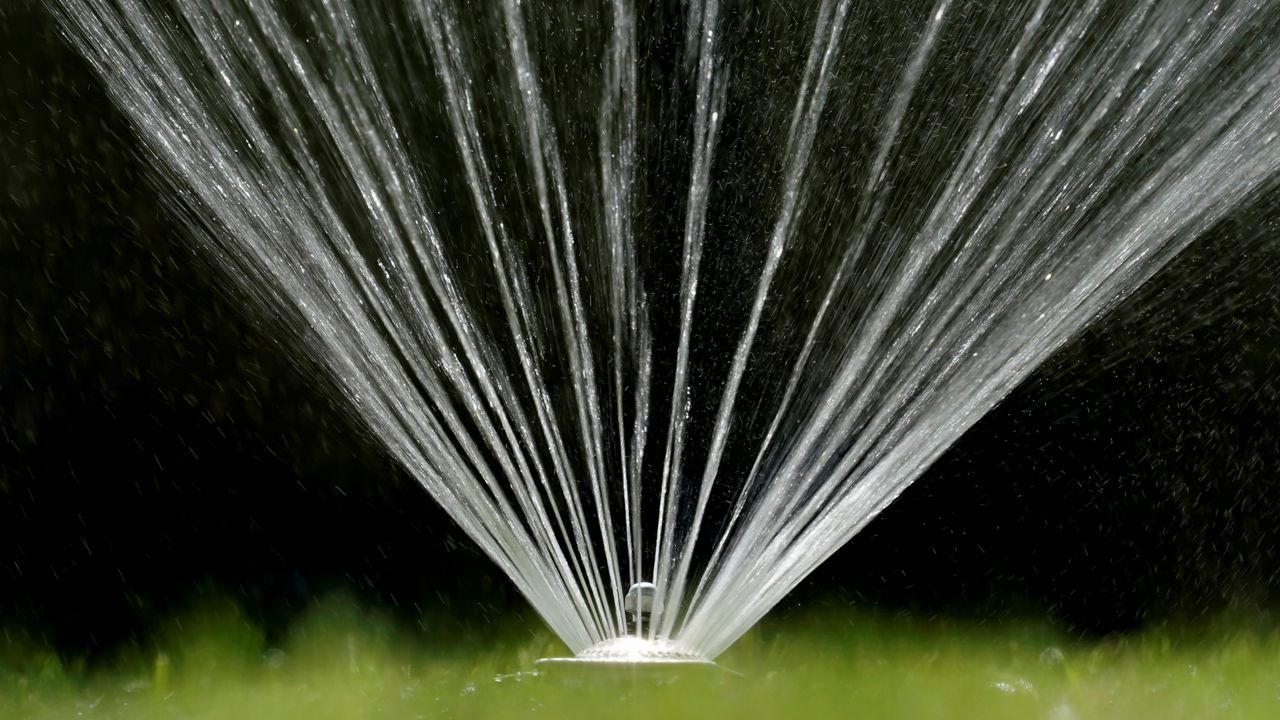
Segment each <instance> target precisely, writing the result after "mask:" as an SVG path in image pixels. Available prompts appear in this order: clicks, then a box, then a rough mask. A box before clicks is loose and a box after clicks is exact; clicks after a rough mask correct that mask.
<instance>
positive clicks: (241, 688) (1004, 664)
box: [0, 598, 1280, 720]
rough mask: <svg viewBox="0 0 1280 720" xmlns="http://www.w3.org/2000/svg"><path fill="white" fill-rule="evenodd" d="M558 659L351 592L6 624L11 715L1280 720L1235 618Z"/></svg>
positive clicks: (544, 648) (770, 636) (916, 630)
mask: <svg viewBox="0 0 1280 720" xmlns="http://www.w3.org/2000/svg"><path fill="white" fill-rule="evenodd" d="M564 653H565V650H564V648H563V647H562V646H560V645H559V644H558V643H557V642H556V641H555V639H554V638H553V637H552V636H551V635H550V634H549V633H548V632H547V631H545V630H544V629H542V628H541V627H540V626H539V625H538V623H537V622H536V621H535V620H533V619H532V618H527V617H525V618H521V617H514V618H508V619H505V620H503V621H502V622H501V625H500V626H498V627H491V628H487V629H485V630H484V631H483V632H480V633H469V632H460V631H459V630H458V629H457V625H456V624H454V623H451V622H450V620H449V619H448V618H441V617H437V618H424V619H423V621H422V622H421V623H420V624H419V625H418V626H409V627H405V626H404V625H403V621H396V620H392V619H390V618H388V617H385V616H383V615H380V614H378V613H376V612H369V611H366V610H363V609H361V608H360V607H359V606H358V605H357V604H356V603H354V602H351V601H349V600H345V599H342V598H329V599H326V600H323V601H321V602H318V603H317V604H316V606H315V607H313V608H312V609H311V611H310V612H309V613H307V614H306V615H305V616H304V617H303V618H301V619H300V620H299V621H298V622H296V623H295V624H294V625H293V626H292V627H291V629H290V630H289V632H288V633H287V636H285V637H282V638H279V639H278V642H273V643H267V642H266V641H265V640H264V635H263V634H262V632H261V631H260V630H258V629H257V628H256V627H255V625H254V624H253V623H251V622H249V621H248V620H246V619H245V617H244V616H243V615H242V614H241V613H240V612H239V611H238V609H237V608H236V607H235V606H234V605H233V604H231V603H227V602H215V603H210V604H208V605H206V606H205V607H202V608H201V609H196V610H192V611H190V612H187V613H184V614H182V615H180V616H177V617H173V618H171V619H169V620H168V621H166V622H164V623H163V624H161V625H160V626H159V627H157V628H156V630H155V631H154V632H153V633H151V634H149V635H148V637H147V638H146V639H145V640H140V641H139V642H137V643H133V644H129V645H126V646H125V647H123V648H120V649H119V650H118V651H117V652H115V653H114V655H113V656H111V657H110V658H107V659H97V660H95V661H94V662H93V663H91V664H88V663H86V662H84V661H83V660H77V659H75V658H65V657H61V658H60V657H59V656H57V655H56V654H54V653H52V652H51V651H49V650H48V649H47V648H46V647H45V646H44V645H42V643H40V642H39V641H37V640H35V639H32V638H31V637H30V636H29V633H27V632H26V631H24V630H23V629H21V628H16V627H9V628H8V629H6V630H4V631H3V634H2V635H0V718H4V719H5V720H8V719H9V718H15V719H16V718H23V719H26V718H49V719H55V718H56V719H58V720H62V719H64V718H73V717H83V718H91V719H92V718H102V719H106V718H166V719H169V718H174V719H177V718H190V719H192V720H206V719H207V720H214V719H226V720H232V719H237V720H238V719H241V718H245V719H252V718H270V719H272V720H289V719H290V718H306V719H308V720H312V719H315V720H322V719H325V718H335V719H336V718H343V719H346V718H375V717H377V718H383V717H385V718H432V717H460V718H487V717H492V718H512V717H548V718H575V717H582V718H602V717H607V718H632V717H635V718H641V717H643V718H654V717H658V718H679V717H691V718H708V717H729V718H754V717H780V718H781V717H787V718H790V717H842V718H845V717H864V718H969V717H973V718H1005V717H1007V718H1046V719H1049V720H1068V719H1069V718H1090V719H1092V718H1124V719H1126V720H1127V719H1132V718H1174V717H1183V718H1205V717H1214V718H1274V717H1280V623H1276V622H1275V621H1274V620H1273V619H1271V618H1269V617H1259V616H1255V615H1249V616H1243V615H1241V614H1238V613H1237V614H1234V615H1230V616H1222V617H1218V618H1215V619H1212V620H1207V621H1201V622H1197V623H1194V624H1185V625H1178V626H1163V627H1159V628H1149V629H1147V630H1145V631H1142V632H1138V633H1133V634H1129V635H1123V636H1115V637H1108V638H1101V639H1099V638H1092V639H1081V638H1076V637H1072V636H1070V635H1069V634H1067V633H1065V632H1064V631H1063V630H1062V629H1060V628H1058V627H1056V626H1055V625H1053V624H1052V623H1050V622H1048V621H1045V620H1025V619H1022V620H1018V619H1011V620H1000V621H988V622H977V621H973V620H959V619H955V618H947V617H926V616H922V615H890V614H885V613H882V612H876V611H874V610H872V609H869V608H866V607H862V606H856V605H850V606H847V607H846V606H831V605H827V606H823V607H821V608H818V609H812V610H809V611H792V612H790V613H788V614H786V615H785V616H783V617H780V618H776V619H771V620H768V621H766V622H765V623H764V624H763V625H762V626H761V627H759V628H757V629H755V630H753V631H752V632H751V633H750V634H748V635H747V636H746V637H744V638H743V639H742V640H741V641H739V642H738V643H737V644H736V645H735V646H734V647H733V648H732V649H730V651H729V652H727V653H726V654H725V655H724V656H723V657H721V658H720V659H719V660H720V663H721V665H722V666H723V667H725V668H730V669H732V670H733V671H735V672H728V671H725V672H719V671H712V672H693V673H686V674H683V675H676V676H652V677H650V676H642V677H632V676H631V675H630V674H627V673H619V674H617V676H616V677H613V676H609V675H598V674H597V675H594V676H591V677H583V676H580V675H576V674H565V673H551V672H544V673H537V672H534V671H533V670H534V661H535V660H537V659H538V658H539V657H544V656H551V655H563V654H564Z"/></svg>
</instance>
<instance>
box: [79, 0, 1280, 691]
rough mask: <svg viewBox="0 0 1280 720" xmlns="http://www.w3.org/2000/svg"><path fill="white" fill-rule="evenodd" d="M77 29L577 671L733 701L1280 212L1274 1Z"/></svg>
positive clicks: (220, 237) (186, 204)
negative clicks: (791, 602)
mask: <svg viewBox="0 0 1280 720" xmlns="http://www.w3.org/2000/svg"><path fill="white" fill-rule="evenodd" d="M55 4H56V6H57V7H58V8H59V10H58V12H59V15H60V18H61V19H62V21H63V24H64V27H65V28H66V30H67V32H68V34H69V35H70V36H71V38H72V39H73V40H74V41H75V42H76V43H77V45H78V46H79V48H80V50H81V51H82V52H83V54H84V55H85V56H86V57H87V58H88V59H89V61H90V62H91V63H92V64H93V66H94V67H95V68H96V69H97V71H98V72H99V74H100V75H101V77H102V78H103V81H104V83H105V84H106V86H107V87H108V89H109V91H110V93H111V95H112V97H113V98H114V100H115V102H116V103H117V104H118V105H119V106H120V108H121V109H122V110H123V111H124V113H125V114H126V115H127V116H128V118H129V119H130V120H131V122H132V123H133V126H134V128H135V130H136V132H137V135H138V137H139V138H140V140H141V141H142V142H143V144H144V146H145V148H146V150H147V152H148V153H150V157H151V158H152V160H153V162H154V165H155V168H156V172H157V175H159V176H160V177H161V179H162V181H163V183H164V186H165V187H167V188H171V189H172V190H173V192H172V196H173V200H174V205H175V206H176V211H177V212H179V213H181V214H182V215H183V217H184V219H186V220H188V224H189V226H190V228H191V234H192V237H193V239H194V241H195V242H196V243H197V244H198V245H199V246H200V247H201V248H202V249H204V250H205V251H206V252H208V253H209V255H210V256H211V257H212V258H213V259H214V260H216V264H217V266H218V267H219V268H220V269H221V271H222V272H223V273H225V278H226V280H227V282H229V283H230V284H233V285H234V286H235V287H236V288H237V289H238V291H239V292H240V293H242V296H243V297H245V298H247V299H248V301H249V302H248V305H249V308H250V311H251V312H254V313H256V314H258V315H260V316H261V317H263V318H266V319H267V320H268V321H270V322H272V323H274V327H277V328H279V329H280V338H281V342H282V344H286V345H287V346H288V347H289V348H290V350H293V351H296V352H297V354H298V356H299V357H301V358H303V359H304V360H303V362H301V363H300V364H302V365H304V366H305V367H304V368H303V369H304V370H305V371H307V372H312V373H315V374H316V376H317V377H319V378H320V379H322V380H323V386H324V387H326V388H329V389H330V391H331V392H332V393H333V395H334V397H335V398H336V399H337V400H338V401H339V402H340V403H342V404H343V405H344V407H345V408H346V409H347V410H348V411H349V413H350V415H351V417H352V419H353V422H356V423H359V424H360V425H361V426H363V428H364V429H366V430H367V431H368V434H369V435H370V436H372V437H374V438H376V439H377V441H378V442H379V443H381V444H382V446H383V447H384V448H385V449H386V451H387V452H388V453H389V454H391V455H392V456H394V457H395V458H396V459H397V460H398V461H399V462H400V463H401V464H402V465H403V466H404V467H405V468H406V470H407V471H408V472H409V473H410V474H411V475H412V476H413V477H414V478H415V479H417V480H418V481H419V482H420V483H421V484H422V486H423V487H424V488H425V489H426V490H427V491H428V492H429V493H430V494H431V495H432V496H433V497H434V498H435V499H436V500H437V501H438V502H439V503H440V504H441V506H442V507H444V508H445V509H446V510H447V511H448V512H449V514H450V516H451V517H452V518H453V519H454V521H456V523H457V524H458V525H459V527H461V528H462V529H463V530H464V531H465V532H466V533H467V534H468V535H469V536H470V537H471V538H472V540H473V541H474V542H475V543H476V544H477V545H478V546H479V547H480V548H481V549H482V550H483V551H484V552H485V553H486V555H487V556H488V557H489V558H490V559H491V560H492V561H493V562H494V563H495V564H496V566H497V567H498V568H499V569H500V570H501V571H502V572H503V573H505V574H506V576H507V577H508V578H510V580H511V582H512V583H513V584H514V585H515V586H516V587H517V588H518V589H519V591H520V592H521V593H522V594H523V595H524V596H525V597H526V598H527V599H528V600H529V602H530V603H531V604H532V605H533V607H534V608H535V609H536V610H537V612H538V613H539V614H540V615H541V617H542V618H543V619H544V620H545V621H546V622H547V624H548V625H549V626H550V627H551V628H552V629H553V630H554V631H555V632H556V633H557V635H559V637H560V638H561V639H563V641H564V642H565V644H566V645H567V646H568V647H569V648H570V649H571V650H572V651H573V652H574V653H575V655H576V656H577V657H578V658H579V659H578V660H572V659H567V660H564V661H549V662H562V663H567V664H575V666H576V664H582V665H591V666H593V667H595V666H610V665H619V664H625V665H628V666H632V667H654V666H659V667H666V666H670V665H693V666H699V667H700V666H705V665H709V664H710V660H709V658H714V657H716V656H718V655H719V654H720V653H721V652H722V651H723V650H725V649H726V648H727V647H728V646H729V645H730V644H732V643H733V642H734V641H735V640H736V639H737V638H738V637H740V636H741V635H742V634H743V633H744V632H746V631H747V629H748V628H750V627H751V626H752V625H753V624H754V623H755V622H756V621H757V620H758V619H759V618H761V617H762V616H763V615H764V614H765V613H767V612H768V611H769V610H770V608H772V607H773V606H775V605H776V604H777V603H778V602H779V601H780V600H781V599H782V598H783V597H784V596H785V595H786V594H787V593H788V592H789V591H790V590H791V589H792V588H794V587H795V586H796V585H797V584H798V583H799V582H801V580H802V579H803V578H804V577H805V576H806V575H808V574H809V573H810V572H811V571H812V570H813V569H814V568H815V567H817V566H818V565H819V564H820V563H822V562H823V561H824V560H825V559H826V558H827V557H828V556H830V555H831V554H832V553H833V552H834V551H835V550H836V549H837V548H839V547H840V546H841V545H842V544H844V543H845V542H846V541H848V540H849V539H850V538H852V537H853V536H854V535H855V534H856V533H857V532H859V531H860V530H861V529H862V528H863V527H865V526H866V524H867V523H868V522H870V521H871V519H872V518H874V517H875V516H876V515H877V513H879V512H880V511H881V510H882V509H884V508H885V507H886V506H887V505H888V504H889V503H891V502H893V500H894V499H895V498H896V497H898V495H899V494H900V493H901V492H902V491H903V490H904V489H905V488H906V487H907V486H908V485H909V484H910V483H911V482H913V481H914V480H915V479H916V478H918V477H920V475H921V474H922V473H924V472H925V471H926V470H927V469H928V468H929V467H930V465H931V464H932V463H933V462H934V461H935V460H937V458H938V457H939V456H940V455H941V454H942V453H943V452H945V451H946V449H947V448H948V447H950V446H951V444H952V443H953V442H954V441H955V440H956V439H957V438H958V437H959V436H960V435H961V434H963V433H964V432H966V431H967V430H968V429H969V428H971V427H972V426H973V425H974V424H975V423H976V422H977V421H978V419H979V418H981V417H982V416H983V415H984V414H985V413H986V412H988V411H989V410H990V409H991V408H992V407H994V406H995V405H996V404H997V403H998V402H999V401H1000V400H1001V399H1002V398H1003V397H1005V396H1006V395H1007V394H1008V393H1009V392H1010V391H1011V390H1012V389H1013V388H1014V387H1016V386H1017V385H1018V384H1019V383H1020V382H1022V381H1023V380H1025V379H1026V378H1027V377H1028V376H1029V375H1030V374H1031V373H1032V372H1033V371H1034V370H1035V369H1036V368H1037V367H1039V366H1040V365H1041V364H1042V363H1044V362H1045V361H1046V360H1047V359H1048V358H1050V357H1051V356H1052V355H1053V354H1054V353H1055V352H1056V351H1057V350H1058V349H1059V348H1061V347H1062V346H1063V345H1064V344H1065V343H1068V342H1070V341H1071V340H1072V339H1074V338H1076V337H1078V336H1079V335H1080V334H1081V333H1082V332H1083V331H1084V330H1085V329H1086V328H1087V327H1088V326H1089V325H1090V324H1091V323H1092V322H1094V321H1095V320H1096V319H1097V318H1098V317H1099V316H1101V315H1102V314H1104V313H1105V312H1107V311H1108V309H1110V308H1111V307H1113V306H1114V304H1115V303H1116V302H1118V301H1119V300H1120V299H1121V298H1123V297H1125V296H1127V295H1128V294H1130V293H1132V292H1133V291H1134V290H1135V289H1136V288H1138V287H1139V286H1141V285H1142V284H1143V283H1145V282H1146V281H1147V280H1148V279H1149V278H1150V277H1152V275H1153V274H1154V273H1156V272H1157V271H1159V269H1160V268H1161V267H1162V266H1163V265H1165V264H1166V263H1167V262H1169V260H1170V259H1172V258H1173V257H1175V256H1176V255H1177V254H1178V253H1179V252H1180V251H1181V250H1182V249H1183V248H1185V247H1187V246H1188V245H1189V244H1190V243H1192V242H1194V241H1196V239H1197V238H1200V237H1202V236H1204V235H1205V234H1206V232H1207V231H1208V230H1210V229H1211V228H1213V227H1214V226H1215V224H1217V223H1219V222H1222V221H1223V219H1224V218H1226V217H1228V215H1229V213H1230V212H1231V211H1232V210H1233V209H1235V208H1238V207H1241V206H1242V205H1245V204H1247V203H1249V202H1252V201H1253V200H1255V199H1256V198H1257V197H1259V196H1260V194H1261V193H1263V192H1265V191H1267V190H1268V189H1269V188H1274V187H1275V186H1276V183H1277V178H1278V177H1280V143H1276V142H1273V140H1274V138H1276V137H1277V136H1278V135H1280V82H1277V78H1278V77H1280V46H1276V45H1275V44H1274V43H1272V42H1270V38H1273V37H1275V36H1276V34H1277V32H1280V3H1276V2H1244V1H1239V2H1230V1H1227V2H1218V1H1210V0H1205V1H1203V2H1201V1H1199V0H1196V1H1193V2H1186V3H1156V2H1135V3H1106V2H1101V1H1100V0H1073V1H1071V2H1065V3H1059V2H1051V1H1050V0H1029V1H1028V2H1025V3H1020V4H1016V6H1015V7H1012V8H1009V7H1003V6H1001V7H998V8H993V7H986V6H985V5H984V4H982V3H965V2H962V1H961V0H929V1H927V2H908V3H881V4H876V3H857V2H855V1H854V0H822V1H821V2H816V3H811V4H809V5H808V6H806V7H804V8H802V9H801V10H798V11H795V13H793V11H792V10H791V9H786V8H780V7H774V6H773V4H769V3H763V4H761V6H760V7H759V8H756V9H753V10H752V11H751V12H746V11H742V10H736V9H733V8H728V7H722V6H721V3H720V2H719V1H718V0H700V1H698V2H692V3H689V4H687V5H686V6H685V7H681V8H673V7H663V8H658V9H654V10H653V12H652V13H648V12H646V13H641V12H638V11H637V8H636V7H635V6H634V3H633V2H632V1H631V0H612V2H610V3H600V4H597V5H598V6H593V9H592V10H590V11H584V10H582V9H581V8H569V7H567V6H566V7H564V8H563V12H557V11H558V10H560V9H561V6H558V5H547V6H538V7H531V6H530V4H529V3H527V2H520V1H519V0H501V1H500V2H497V3H495V4H494V12H492V13H475V12H472V11H471V8H469V7H468V6H466V5H465V4H459V3H453V2H448V1H446V0H421V1H417V2H409V1H406V2H394V1H392V2H381V3H375V4H374V7H372V8H365V7H360V8H357V4H358V3H356V2H354V0H300V1H299V2H298V3H297V4H296V6H294V5H290V4H287V3H276V2H270V1H269V0H227V1H226V2H211V1H209V0H168V1H167V2H161V0H155V1H154V2H153V1H152V0H57V2H56V3H55ZM796 13H798V14H796ZM883 28H891V29H892V31H890V32H885V31H883ZM868 38H871V40H868ZM779 53H782V55H781V56H780V55H779ZM780 58H781V59H780ZM673 167H676V168H679V169H680V170H679V173H677V175H676V177H675V178H674V179H673V175H672V172H671V168H673ZM624 588H628V589H629V590H627V591H624Z"/></svg>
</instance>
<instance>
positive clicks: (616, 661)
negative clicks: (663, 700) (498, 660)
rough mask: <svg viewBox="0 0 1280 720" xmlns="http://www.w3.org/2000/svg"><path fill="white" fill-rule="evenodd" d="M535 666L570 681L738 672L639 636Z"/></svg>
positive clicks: (659, 679)
mask: <svg viewBox="0 0 1280 720" xmlns="http://www.w3.org/2000/svg"><path fill="white" fill-rule="evenodd" d="M534 667H535V668H536V669H537V671H538V672H539V673H540V674H545V675H546V676H548V677H549V678H552V679H554V680H559V681H567V682H569V683H570V684H574V683H577V682H584V681H586V682H598V681H600V680H624V679H626V680H632V679H634V680H643V681H646V682H648V681H652V682H654V683H655V684H665V683H668V682H674V681H676V680H678V679H681V678H686V677H689V676H694V675H713V676H714V675H721V674H731V675H732V674H736V673H733V671H731V670H726V669H725V668H722V667H720V666H719V665H717V664H715V663H714V662H712V661H711V660H708V659H707V658H705V657H702V656H699V655H695V654H693V653H690V652H686V651H683V650H679V649H676V648H674V647H672V646H671V645H670V644H668V643H666V642H664V641H661V640H645V639H643V638H636V637H624V638H614V639H612V640H606V641H604V642H602V643H598V644H596V645H593V646H591V647H589V648H587V649H586V650H583V651H582V653H580V654H579V655H577V656H576V657H565V658H543V659H541V660H539V661H537V662H536V663H534Z"/></svg>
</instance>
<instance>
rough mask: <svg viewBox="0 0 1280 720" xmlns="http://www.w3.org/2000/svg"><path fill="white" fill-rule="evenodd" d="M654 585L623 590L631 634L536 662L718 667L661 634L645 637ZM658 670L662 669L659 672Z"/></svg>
mask: <svg viewBox="0 0 1280 720" xmlns="http://www.w3.org/2000/svg"><path fill="white" fill-rule="evenodd" d="M656 594H657V588H656V587H654V585H653V583H650V582H638V583H636V584H634V585H632V586H631V587H630V589H628V590H627V594H626V596H625V597H624V599H623V603H622V607H623V609H624V610H625V611H626V613H627V616H628V618H629V619H630V620H631V629H632V631H633V633H634V634H632V635H626V636H623V637H615V638H609V639H608V640H603V641H601V642H598V643H596V644H595V645H592V646H591V647H589V648H587V649H586V650H583V651H582V652H581V653H579V654H578V655H576V656H575V657H568V658H543V659H541V660H539V661H538V662H537V663H536V665H537V667H538V669H539V670H543V671H557V672H558V671H560V670H582V671H585V672H590V671H591V670H593V669H597V668H600V669H608V668H613V669H615V670H618V669H631V670H634V671H635V672H636V673H643V674H645V675H649V674H651V673H652V672H653V671H661V670H684V669H686V668H719V666H718V665H716V664H715V663H714V662H712V661H711V660H708V659H707V658H705V657H703V656H701V655H698V654H696V653H693V652H690V651H688V650H685V649H683V648H681V647H679V646H678V645H677V644H675V643H672V642H671V641H670V640H667V639H665V638H648V637H645V635H644V628H645V626H646V624H647V622H648V620H649V616H650V614H651V613H652V612H653V600H654V596H655V595H656ZM660 674H662V673H660Z"/></svg>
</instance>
